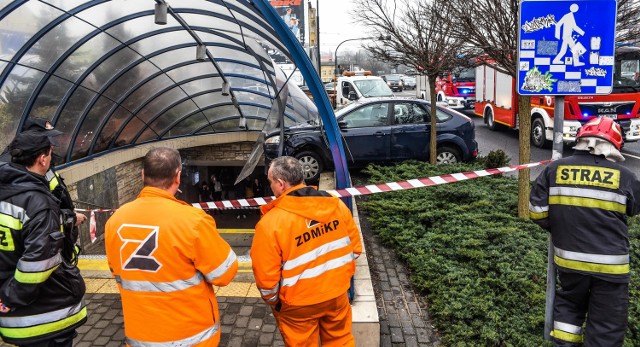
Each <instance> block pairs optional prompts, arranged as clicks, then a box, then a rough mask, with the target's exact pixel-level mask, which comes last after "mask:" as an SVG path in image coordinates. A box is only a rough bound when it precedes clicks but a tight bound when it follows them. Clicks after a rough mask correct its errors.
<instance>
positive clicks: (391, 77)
mask: <svg viewBox="0 0 640 347" xmlns="http://www.w3.org/2000/svg"><path fill="white" fill-rule="evenodd" d="M386 78H387V81H399V80H400V76H399V75H387V76H386Z"/></svg>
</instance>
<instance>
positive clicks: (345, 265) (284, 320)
mask: <svg viewBox="0 0 640 347" xmlns="http://www.w3.org/2000/svg"><path fill="white" fill-rule="evenodd" d="M267 178H268V180H269V183H270V186H271V189H272V191H273V193H274V194H275V195H276V197H277V198H276V199H275V200H273V201H272V202H270V203H269V204H268V205H265V206H262V207H261V211H262V213H263V217H262V219H261V220H260V221H259V222H258V224H257V225H256V231H255V235H254V238H253V243H252V245H251V259H252V264H253V265H252V266H253V273H254V275H255V279H256V285H257V287H258V289H259V290H260V293H261V295H262V299H263V300H264V301H265V302H266V303H267V304H269V305H271V308H272V310H273V313H274V316H275V318H276V320H277V322H278V327H279V329H280V332H281V333H282V337H283V339H284V342H285V344H286V345H287V346H312V345H317V344H318V340H320V341H321V342H322V345H323V346H354V339H353V335H352V333H351V306H350V304H349V299H348V296H347V291H348V289H349V285H350V279H351V277H352V276H353V274H354V272H355V259H356V258H357V257H358V256H359V255H360V253H361V252H362V244H361V241H360V233H359V231H358V228H357V226H356V224H355V222H354V220H353V217H352V215H351V211H350V210H349V208H347V206H346V205H345V204H344V203H343V202H342V201H341V200H340V199H338V198H335V197H332V196H331V195H329V194H328V193H326V192H322V191H318V190H316V189H314V188H312V187H307V186H305V185H304V184H303V179H304V176H303V170H302V165H301V164H300V162H299V161H298V160H297V159H295V158H292V157H279V158H276V159H275V160H274V161H272V162H271V165H270V167H269V170H268V175H267Z"/></svg>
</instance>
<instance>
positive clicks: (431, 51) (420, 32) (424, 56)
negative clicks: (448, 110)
mask: <svg viewBox="0 0 640 347" xmlns="http://www.w3.org/2000/svg"><path fill="white" fill-rule="evenodd" d="M448 4H449V2H448V1H445V0H418V1H411V0H401V1H393V0H356V6H355V7H356V8H357V10H355V11H354V15H355V18H358V20H359V21H360V23H363V24H364V25H365V26H366V27H367V28H368V29H369V30H370V31H371V36H372V37H381V38H382V40H378V41H374V42H373V43H372V44H369V45H367V46H366V48H367V49H368V50H369V51H370V52H371V53H372V54H373V56H374V57H376V58H379V59H382V60H385V61H389V62H391V63H395V64H402V65H407V66H411V67H413V68H415V69H417V70H422V72H423V74H425V75H427V78H428V80H429V84H430V85H431V86H433V85H435V81H436V77H438V75H439V74H441V73H444V72H447V71H451V70H453V69H454V68H456V67H460V66H465V65H467V64H468V56H465V53H466V51H467V49H468V45H466V44H465V42H464V40H460V39H457V38H454V37H452V36H451V35H450V31H451V30H452V26H454V25H456V24H455V23H453V22H452V21H449V20H445V18H447V17H448V16H449V15H450V10H451V9H450V6H449V5H448ZM431 100H436V97H435V88H431ZM435 114H436V104H435V102H432V103H431V115H432V116H431V134H430V144H429V149H430V150H429V152H430V157H429V162H430V163H431V164H435V163H436V155H437V147H436V117H435Z"/></svg>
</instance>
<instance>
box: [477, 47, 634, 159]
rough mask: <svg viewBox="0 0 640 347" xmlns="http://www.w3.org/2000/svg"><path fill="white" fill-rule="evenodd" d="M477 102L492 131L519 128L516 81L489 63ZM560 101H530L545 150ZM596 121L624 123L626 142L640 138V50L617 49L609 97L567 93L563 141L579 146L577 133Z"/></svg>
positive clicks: (536, 136)
mask: <svg viewBox="0 0 640 347" xmlns="http://www.w3.org/2000/svg"><path fill="white" fill-rule="evenodd" d="M475 73H476V97H477V100H476V103H475V108H474V113H475V114H476V115H478V116H480V117H483V118H484V123H485V124H486V125H487V126H488V127H489V129H491V130H495V129H496V128H497V127H498V126H500V125H503V126H507V127H509V128H512V129H518V117H517V114H518V95H517V86H516V81H515V79H514V78H512V77H511V76H509V75H507V74H505V73H503V72H501V71H499V70H498V69H496V65H495V64H494V63H491V62H486V63H484V64H482V65H479V66H477V67H476V68H475ZM554 107H555V98H554V97H553V96H550V95H545V96H532V97H531V143H532V144H533V145H534V146H536V147H540V148H543V147H545V146H547V145H548V144H549V143H550V142H551V139H552V138H553V114H554ZM595 117H611V118H613V119H615V121H616V122H617V123H619V124H620V126H621V127H622V130H623V132H624V136H623V137H624V140H625V141H627V142H634V141H638V139H640V48H638V47H617V48H616V53H615V69H614V77H613V91H612V93H611V94H609V95H568V96H565V97H564V125H563V129H562V130H563V141H564V142H565V144H568V145H571V144H573V143H574V142H575V139H576V134H577V132H578V129H580V127H581V126H582V125H583V124H584V123H586V122H587V121H589V120H590V119H592V118H595Z"/></svg>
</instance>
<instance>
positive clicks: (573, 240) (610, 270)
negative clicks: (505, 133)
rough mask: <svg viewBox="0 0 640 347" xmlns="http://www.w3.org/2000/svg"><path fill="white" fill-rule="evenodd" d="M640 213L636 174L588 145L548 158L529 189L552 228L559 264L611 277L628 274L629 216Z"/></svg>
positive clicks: (539, 218)
mask: <svg viewBox="0 0 640 347" xmlns="http://www.w3.org/2000/svg"><path fill="white" fill-rule="evenodd" d="M638 213H640V181H639V180H638V177H637V176H636V175H634V174H633V172H631V171H630V170H628V169H627V168H625V167H623V166H621V165H619V164H617V163H613V162H610V161H608V160H606V159H605V158H604V157H603V156H595V155H592V154H589V153H588V152H586V151H576V152H575V154H574V155H573V156H571V157H567V158H563V159H560V160H557V161H554V162H553V163H551V164H549V165H548V166H547V167H546V168H545V170H544V171H543V172H542V173H541V174H540V176H538V178H537V179H536V181H535V182H534V184H533V187H532V189H531V199H530V203H529V215H530V217H531V219H532V220H533V221H534V222H535V223H537V224H539V225H540V226H542V227H544V228H545V229H547V230H549V231H550V232H551V236H552V240H553V245H554V248H555V249H554V261H555V264H556V265H557V266H558V267H559V268H560V269H561V270H566V271H576V272H581V273H589V274H592V275H595V276H598V277H599V278H602V279H604V280H608V281H614V282H627V281H628V280H629V235H628V229H627V216H633V215H636V214H638Z"/></svg>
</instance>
